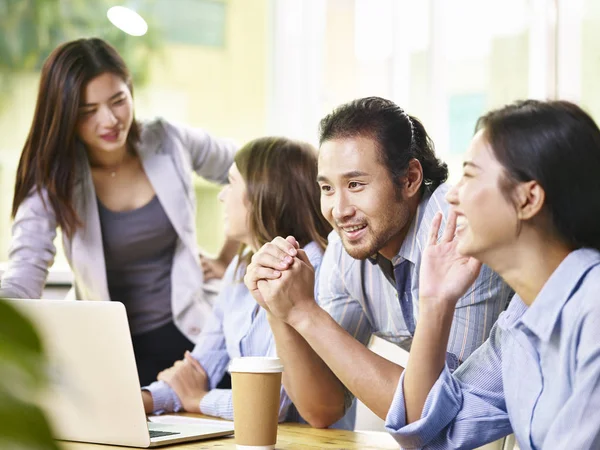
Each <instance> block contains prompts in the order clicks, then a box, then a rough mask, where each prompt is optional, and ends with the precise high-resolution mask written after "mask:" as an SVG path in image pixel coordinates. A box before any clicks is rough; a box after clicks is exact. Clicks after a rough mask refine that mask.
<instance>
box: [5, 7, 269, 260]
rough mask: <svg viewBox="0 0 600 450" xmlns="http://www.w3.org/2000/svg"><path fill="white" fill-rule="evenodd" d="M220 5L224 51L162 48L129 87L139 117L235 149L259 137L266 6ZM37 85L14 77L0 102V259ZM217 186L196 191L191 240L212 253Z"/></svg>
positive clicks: (216, 241)
mask: <svg viewBox="0 0 600 450" xmlns="http://www.w3.org/2000/svg"><path fill="white" fill-rule="evenodd" d="M226 2H227V18H226V42H225V47H224V48H222V49H219V48H211V47H196V46H186V45H171V44H168V45H165V46H164V48H163V51H162V53H161V54H160V55H158V56H157V57H156V58H155V60H154V61H153V64H152V66H151V74H150V78H149V82H148V84H147V85H146V86H144V87H141V88H137V89H135V101H136V116H137V117H138V118H140V119H144V118H151V117H155V116H162V117H165V118H166V119H169V120H175V121H180V122H183V123H186V124H189V125H192V126H197V127H202V128H205V129H206V130H208V131H209V132H210V133H212V134H214V135H216V136H225V137H230V138H233V139H234V140H236V141H237V142H238V143H239V144H240V145H241V144H243V143H244V142H245V141H247V140H249V139H251V138H254V137H257V136H261V135H263V134H264V133H265V129H266V118H267V71H268V70H269V67H270V62H269V57H270V55H269V42H270V36H269V33H270V31H269V21H270V2H269V0H252V1H247V0H226ZM38 80H39V74H36V73H27V74H18V75H17V76H15V77H13V81H14V87H13V88H12V93H11V95H10V96H5V98H2V99H0V100H1V101H0V104H2V105H3V108H2V109H0V136H2V139H0V261H3V260H6V259H7V251H8V245H9V239H10V219H9V215H10V203H11V201H12V194H13V187H14V173H15V170H16V165H17V162H18V157H19V154H20V152H21V148H22V146H23V143H24V141H25V138H26V136H27V132H28V129H29V126H30V124H31V118H32V115H33V110H34V106H35V100H36V95H37V83H38ZM219 189H220V188H219V187H216V186H213V185H209V184H208V183H206V182H200V181H199V182H198V187H197V189H196V191H197V194H198V217H197V224H198V242H199V244H200V245H201V247H202V248H203V249H205V250H206V251H208V252H213V253H214V252H216V251H218V249H219V248H220V245H221V243H222V242H223V233H222V212H221V207H220V204H219V203H218V201H217V199H216V193H217V192H218V191H219ZM57 244H58V241H57ZM58 247H59V251H61V250H62V249H60V244H58ZM61 253H62V252H61ZM57 262H59V263H63V264H64V258H63V257H62V256H61V255H59V256H58V259H57Z"/></svg>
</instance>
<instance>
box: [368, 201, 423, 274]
mask: <svg viewBox="0 0 600 450" xmlns="http://www.w3.org/2000/svg"><path fill="white" fill-rule="evenodd" d="M430 199H431V192H430V191H429V190H428V189H425V193H424V195H423V198H422V199H421V201H420V202H419V206H417V211H416V212H415V216H414V217H413V220H412V222H411V224H410V227H409V228H408V232H407V233H406V237H405V238H404V241H402V245H401V246H400V250H399V251H398V254H397V255H396V256H394V257H393V258H392V265H393V266H394V267H396V266H397V265H398V264H400V263H401V262H402V261H404V260H405V259H406V260H408V261H410V262H411V263H412V264H415V263H416V261H415V252H418V251H419V250H418V246H417V242H416V241H417V235H418V233H419V232H420V230H421V224H422V222H423V216H424V214H425V210H426V208H427V204H428V203H429V200H430ZM378 258H383V256H381V255H379V253H376V254H374V255H372V256H370V257H368V258H367V260H368V261H369V262H370V263H371V264H374V265H377V264H378Z"/></svg>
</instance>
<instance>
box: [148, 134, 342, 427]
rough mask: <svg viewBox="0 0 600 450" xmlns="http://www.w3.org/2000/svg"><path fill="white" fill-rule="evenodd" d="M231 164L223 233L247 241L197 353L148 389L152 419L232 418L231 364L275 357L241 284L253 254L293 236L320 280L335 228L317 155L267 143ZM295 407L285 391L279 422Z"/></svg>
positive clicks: (300, 146)
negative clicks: (325, 205) (180, 414)
mask: <svg viewBox="0 0 600 450" xmlns="http://www.w3.org/2000/svg"><path fill="white" fill-rule="evenodd" d="M234 161H235V162H234V164H233V166H232V167H231V169H230V171H229V185H228V186H226V187H225V188H223V190H222V192H221V194H220V200H221V201H222V202H223V205H224V212H225V234H226V236H227V237H228V238H230V239H235V240H237V241H240V242H242V248H241V249H240V252H239V254H238V256H237V257H236V258H234V260H233V261H232V262H231V264H230V265H229V267H228V268H227V270H226V272H225V276H224V278H223V287H222V291H221V293H220V294H219V297H218V299H217V301H216V303H215V307H214V310H213V314H212V317H211V318H209V319H208V320H207V325H206V327H205V329H204V330H203V331H202V333H201V334H200V336H199V339H198V342H197V344H196V346H195V348H194V349H193V351H192V352H191V353H189V352H188V353H186V354H185V356H184V358H183V360H182V361H178V362H177V363H175V365H174V366H173V367H171V368H169V369H166V370H164V371H163V372H161V373H160V374H159V376H158V381H157V382H155V383H152V384H151V385H150V386H147V387H146V388H144V389H143V397H144V406H145V409H146V412H147V413H152V412H154V413H160V412H168V411H179V410H181V409H183V410H185V411H188V412H196V413H203V414H208V415H212V416H218V417H222V418H226V419H232V418H233V406H232V396H231V390H230V389H217V388H216V385H217V383H218V381H219V380H220V379H221V378H222V376H223V375H224V374H225V373H226V370H227V366H228V364H229V361H230V360H231V359H232V358H235V357H239V356H274V355H276V348H275V342H274V339H273V334H272V332H271V329H270V327H269V322H268V319H267V312H266V311H265V310H264V309H263V308H261V307H260V306H259V305H258V304H257V303H256V301H254V299H253V298H252V295H251V294H250V292H249V291H248V289H247V288H246V286H245V284H244V282H243V277H244V274H245V271H246V267H247V265H248V264H249V262H250V258H251V256H252V254H253V252H254V251H255V249H257V248H260V247H261V246H262V245H263V244H265V243H267V242H270V241H271V240H272V239H274V238H275V237H276V236H289V235H294V236H296V238H297V239H298V241H299V243H300V246H301V247H302V248H303V250H304V252H305V253H306V256H307V257H308V259H309V260H310V262H311V263H312V265H313V266H314V267H315V272H316V274H318V270H319V266H320V263H321V257H322V254H323V251H324V249H325V245H326V242H327V234H328V233H329V231H331V228H330V226H329V224H328V223H327V221H326V220H325V219H324V218H323V216H322V215H321V212H320V209H319V198H320V193H319V187H318V185H317V182H316V178H317V154H316V150H315V149H314V148H313V147H312V146H310V145H309V144H304V143H300V142H295V141H291V140H288V139H285V138H277V137H267V138H261V139H257V140H254V141H252V142H250V143H248V144H247V145H245V146H244V147H243V148H242V149H241V150H240V151H239V152H237V154H236V156H235V159H234ZM316 274H315V276H316ZM284 376H285V371H284ZM290 403H291V402H290V399H289V397H288V396H287V395H286V393H285V391H284V389H283V387H282V395H281V402H280V410H279V419H280V420H288V421H290V420H291V421H294V420H296V421H297V420H300V417H299V416H298V414H297V412H296V411H295V409H294V408H292V409H291V410H290ZM349 420H350V422H348V424H346V425H342V426H345V427H349V428H351V427H352V423H351V422H352V421H353V417H351V418H350V419H349Z"/></svg>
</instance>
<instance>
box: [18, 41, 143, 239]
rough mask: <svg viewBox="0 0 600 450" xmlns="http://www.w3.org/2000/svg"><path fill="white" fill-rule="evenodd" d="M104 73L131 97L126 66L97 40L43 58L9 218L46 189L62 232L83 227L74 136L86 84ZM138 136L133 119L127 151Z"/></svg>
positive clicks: (67, 46)
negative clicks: (76, 197)
mask: <svg viewBox="0 0 600 450" xmlns="http://www.w3.org/2000/svg"><path fill="white" fill-rule="evenodd" d="M106 72H109V73H114V74H115V75H117V76H119V77H121V78H122V79H123V81H124V82H125V83H126V84H127V87H128V88H129V90H130V91H131V94H132V96H133V87H132V84H131V77H130V74H129V70H128V69H127V66H126V65H125V62H124V61H123V59H122V58H121V56H120V55H119V54H118V53H117V51H116V50H115V49H114V48H113V47H111V46H110V45H109V44H108V43H107V42H105V41H103V40H101V39H97V38H92V39H78V40H76V41H71V42H67V43H65V44H62V45H61V46H59V47H57V48H56V49H55V50H54V51H53V52H52V53H51V54H50V56H48V58H47V59H46V61H45V63H44V66H43V68H42V74H41V79H40V86H39V90H38V97H37V102H36V106H35V113H34V115H33V121H32V123H31V128H30V130H29V135H28V136H27V140H26V141H25V145H24V146H23V152H22V153H21V159H20V160H19V167H18V169H17V180H16V183H15V196H14V199H13V205H12V217H13V218H14V217H15V215H16V214H17V210H18V209H19V206H20V205H21V203H22V202H23V200H25V198H26V197H27V196H28V195H30V194H31V192H32V190H34V189H35V190H36V191H37V192H38V193H40V194H41V192H42V189H45V190H46V194H47V198H48V201H49V202H50V206H51V207H52V208H53V209H54V213H55V214H56V221H57V223H58V224H59V226H60V227H61V229H62V230H63V232H65V233H66V234H67V235H68V236H72V235H73V233H74V232H75V230H76V229H77V227H78V226H81V222H80V220H79V217H77V213H76V211H75V208H74V207H73V198H72V193H73V186H74V181H75V176H76V170H77V166H76V161H77V160H78V157H77V156H78V155H77V152H78V151H81V150H82V148H83V146H82V145H81V142H80V141H79V138H78V137H77V135H76V126H77V120H78V110H79V106H80V101H81V96H82V93H83V90H84V89H85V86H86V85H87V83H88V82H90V81H91V80H92V79H93V78H95V77H97V76H98V75H101V74H103V73H106ZM139 136H140V129H139V125H138V124H137V122H136V121H135V119H134V121H133V123H132V125H131V128H130V130H129V134H128V136H127V145H128V147H129V148H135V145H136V143H137V142H138V140H139ZM42 198H44V197H42ZM46 207H48V205H46Z"/></svg>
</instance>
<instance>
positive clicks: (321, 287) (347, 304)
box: [317, 231, 373, 345]
mask: <svg viewBox="0 0 600 450" xmlns="http://www.w3.org/2000/svg"><path fill="white" fill-rule="evenodd" d="M357 264H359V262H358V261H355V260H353V259H352V258H351V257H350V256H348V258H346V257H345V255H344V251H343V247H342V243H341V241H340V239H339V236H338V235H337V233H336V232H335V231H332V232H331V233H330V234H329V245H328V246H327V249H326V250H325V254H324V255H323V260H322V262H321V268H320V270H319V277H318V280H317V286H318V289H317V301H318V303H319V305H320V306H321V308H323V309H324V310H325V311H327V313H328V314H329V315H330V316H331V317H333V319H334V320H335V321H336V322H337V323H338V324H339V325H340V326H341V327H342V328H344V329H345V330H346V331H347V332H348V333H350V334H351V335H352V336H353V337H354V338H355V339H357V340H358V341H360V342H361V343H362V344H364V345H367V344H368V343H369V339H370V338H371V334H372V333H373V329H372V327H371V324H370V321H369V320H368V318H367V315H366V313H365V310H364V308H363V305H362V304H361V303H360V301H359V300H358V299H357V298H355V297H354V296H353V295H351V294H350V292H349V290H348V287H347V284H346V281H347V280H346V276H347V275H348V274H349V273H353V272H352V271H353V270H356V269H357V267H355V266H356V265H357Z"/></svg>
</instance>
